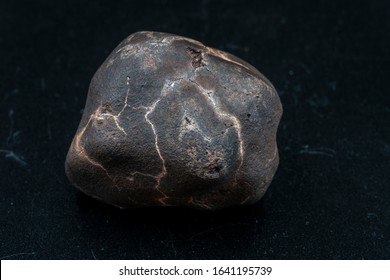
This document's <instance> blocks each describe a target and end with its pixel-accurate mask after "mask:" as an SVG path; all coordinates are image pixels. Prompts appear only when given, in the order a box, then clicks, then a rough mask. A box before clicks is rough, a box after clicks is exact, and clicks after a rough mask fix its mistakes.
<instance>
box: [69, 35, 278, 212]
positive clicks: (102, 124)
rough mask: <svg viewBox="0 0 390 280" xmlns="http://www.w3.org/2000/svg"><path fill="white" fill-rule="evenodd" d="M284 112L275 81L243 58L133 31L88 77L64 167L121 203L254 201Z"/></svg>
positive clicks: (269, 172) (270, 165) (265, 180)
mask: <svg viewBox="0 0 390 280" xmlns="http://www.w3.org/2000/svg"><path fill="white" fill-rule="evenodd" d="M281 115H282V106H281V103H280V100H279V97H278V95H277V92H276V90H275V88H274V87H273V85H272V84H271V83H270V82H269V81H268V80H267V79H266V78H265V77H264V76H263V75H262V74H261V73H260V72H259V71H258V70H257V69H255V68H254V67H253V66H251V65H250V64H248V63H247V62H245V61H243V60H241V59H239V58H237V57H235V56H234V55H231V54H229V53H227V52H223V51H220V50H217V49H214V48H210V47H207V46H205V45H203V44H202V43H200V42H198V41H195V40H192V39H189V38H185V37H181V36H176V35H172V34H166V33H158V32H137V33H134V34H132V35H130V36H129V37H128V38H126V39H125V40H124V41H122V42H121V43H120V44H119V46H118V47H117V48H116V49H115V50H114V51H113V52H112V53H111V54H110V55H109V57H108V58H107V59H106V61H105V62H104V63H103V64H102V65H101V66H100V68H99V69H98V70H97V72H96V73H95V75H94V76H93V78H92V81H91V84H90V87H89V92H88V97H87V102H86V105H85V109H84V113H83V116H82V119H81V122H80V125H79V127H78V130H77V132H76V135H75V137H74V139H73V142H72V144H71V146H70V149H69V152H68V154H67V158H66V163H65V169H66V174H67V175H68V177H69V179H70V181H71V182H72V183H73V184H74V185H75V186H76V187H77V188H79V189H80V190H81V191H82V192H84V193H86V194H87V195H90V196H92V197H94V198H96V199H99V200H101V201H104V202H106V203H109V204H112V205H115V206H117V207H120V208H129V207H143V206H185V207H191V208H197V209H220V208H224V207H228V206H231V205H240V204H253V203H255V202H257V201H258V200H259V199H260V198H261V197H262V196H263V195H264V193H265V191H266V190H267V188H268V186H269V184H270V183H271V180H272V178H273V176H274V174H275V171H276V169H277V166H278V163H279V156H278V149H277V145H276V132H277V127H278V124H279V120H280V118H281Z"/></svg>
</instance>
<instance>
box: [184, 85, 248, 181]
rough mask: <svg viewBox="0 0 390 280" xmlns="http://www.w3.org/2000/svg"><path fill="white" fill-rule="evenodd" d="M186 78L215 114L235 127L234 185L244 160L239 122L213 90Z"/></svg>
mask: <svg viewBox="0 0 390 280" xmlns="http://www.w3.org/2000/svg"><path fill="white" fill-rule="evenodd" d="M188 80H189V81H190V82H192V83H193V84H194V85H196V86H197V88H198V89H199V91H200V92H201V93H202V94H203V95H204V96H205V97H206V98H207V100H209V102H210V104H211V105H212V107H213V108H214V110H215V113H216V114H217V116H218V117H219V118H220V119H222V120H223V119H229V120H230V121H231V122H232V123H233V126H234V127H235V129H236V131H237V137H238V141H239V158H240V163H239V166H238V167H237V170H236V174H235V177H234V185H235V186H236V185H237V177H238V173H239V172H240V170H241V167H242V164H243V162H244V143H243V139H242V134H241V130H242V127H241V123H240V121H239V120H238V118H237V117H236V116H234V115H232V114H229V113H227V112H225V111H223V110H222V109H221V106H220V104H219V101H218V100H217V99H216V97H215V95H214V92H213V91H210V90H206V89H205V88H204V87H203V86H201V85H200V84H199V83H197V82H196V81H194V80H192V79H191V78H189V79H188Z"/></svg>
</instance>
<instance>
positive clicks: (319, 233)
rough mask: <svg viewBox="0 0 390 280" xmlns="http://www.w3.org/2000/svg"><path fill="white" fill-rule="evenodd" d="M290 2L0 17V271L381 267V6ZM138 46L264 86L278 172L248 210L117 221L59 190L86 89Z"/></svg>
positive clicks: (389, 63)
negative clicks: (236, 62) (194, 51)
mask: <svg viewBox="0 0 390 280" xmlns="http://www.w3.org/2000/svg"><path fill="white" fill-rule="evenodd" d="M186 2H187V1H186ZM293 2H294V3H293ZM295 2H296V1H284V2H283V3H279V4H276V3H274V1H269V2H267V3H262V4H254V3H255V1H253V2H249V1H248V2H247V1H238V3H240V5H239V6H235V5H234V4H233V3H232V1H219V2H217V1H215V2H214V1H201V2H195V1H192V2H188V3H187V4H185V3H184V1H175V2H168V1H164V2H151V1H145V0H144V1H140V2H134V3H132V4H128V3H127V1H110V2H109V1H107V2H105V3H103V2H99V3H98V1H93V2H92V1H91V2H89V3H84V2H82V1H74V2H72V3H71V2H67V1H62V2H56V3H54V1H53V2H51V3H48V4H47V3H43V2H42V1H35V2H34V3H33V2H32V1H25V2H22V1H1V3H0V51H1V63H0V79H1V83H0V92H1V96H0V98H1V103H0V128H1V132H0V148H1V149H2V150H1V152H0V170H1V175H2V176H1V179H0V187H1V197H0V211H1V216H0V242H1V247H0V257H1V258H2V259H3V258H8V259H12V258H18V259H19V258H20V259H34V258H36V259H43V258H49V259H64V258H66V259H84V258H85V259H92V258H95V257H96V258H99V259H111V258H120V259H122V258H130V259H134V258H145V259H148V258H162V259H164V258H195V259H203V258H206V259H208V258H232V259H235V258H250V259H252V258H259V259H292V258H297V259H301V258H307V259H318V258H321V259H340V258H341V259H346V258H352V259H361V258H365V259H378V258H381V259H383V258H385V259H388V258H389V257H390V241H389V238H390V232H389V228H390V189H389V187H390V185H389V175H388V173H389V168H390V166H389V155H390V144H389V135H390V133H389V127H390V124H389V112H390V108H389V104H390V103H389V101H390V100H389V96H390V95H389V73H390V52H389V47H390V44H389V42H390V41H389V36H390V20H389V19H390V4H389V2H388V1H381V2H379V1H367V2H356V1H353V2H352V1H351V2H350V3H347V2H343V3H341V1H340V2H339V1H333V2H332V3H328V4H326V5H324V4H319V3H317V2H316V3H314V2H313V1H307V2H301V1H298V2H297V3H295ZM109 3H110V4H109ZM311 3H313V4H312V5H311ZM139 30H158V31H163V32H171V33H176V34H180V35H183V36H187V37H191V38H194V39H198V40H200V41H202V42H204V43H205V44H207V45H209V46H212V47H216V48H219V49H222V50H226V51H229V52H231V53H233V54H236V55H237V56H238V57H240V58H242V59H244V60H246V61H248V62H249V63H251V64H252V65H254V66H255V67H257V68H258V69H259V70H260V71H261V72H262V73H264V74H265V75H266V76H267V77H268V78H269V79H270V80H271V81H272V83H273V84H274V85H275V87H276V89H277V90H278V92H279V94H280V97H281V101H282V104H283V107H284V115H283V118H282V121H281V126H280V130H279V133H278V146H279V148H280V166H279V170H278V172H277V174H276V177H275V178H274V181H273V183H272V184H271V187H270V189H269V190H268V192H267V194H266V196H265V197H264V199H262V200H261V201H260V203H258V204H257V205H255V206H253V207H242V208H231V209H227V210H225V211H218V212H213V213H210V212H197V211H190V210H182V209H174V208H171V209H139V210H129V211H121V210H117V209H115V208H112V207H109V206H106V205H102V204H101V203H99V202H96V201H94V200H92V199H90V198H88V197H86V196H84V195H82V194H81V193H80V192H79V191H77V190H76V189H75V188H74V187H73V186H71V185H70V183H69V182H68V180H67V178H66V176H65V173H64V160H65V155H66V152H67V150H68V148H69V145H70V142H71V140H72V137H73V135H74V133H75V131H76V128H77V125H78V123H79V121H80V117H81V110H82V108H83V107H84V104H85V99H86V94H87V89H88V85H89V82H90V79H91V77H92V75H93V73H94V72H95V71H96V69H97V68H98V67H99V66H100V64H101V63H102V62H103V60H104V59H105V58H106V57H107V55H108V53H109V52H110V51H111V50H112V49H113V48H114V47H115V46H116V45H117V44H118V43H119V42H120V41H121V40H122V39H124V38H125V37H126V36H127V35H129V34H131V33H133V32H135V31H139ZM5 150H6V151H8V152H6V151H5Z"/></svg>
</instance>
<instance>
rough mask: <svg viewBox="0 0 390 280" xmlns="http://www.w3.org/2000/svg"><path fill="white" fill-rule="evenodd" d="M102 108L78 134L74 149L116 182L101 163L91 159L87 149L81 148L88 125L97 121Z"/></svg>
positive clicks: (92, 115) (91, 116)
mask: <svg viewBox="0 0 390 280" xmlns="http://www.w3.org/2000/svg"><path fill="white" fill-rule="evenodd" d="M100 108H101V107H99V108H98V109H97V110H96V111H95V112H94V113H93V114H91V115H90V117H89V119H88V122H87V124H86V125H85V126H84V127H83V129H82V130H81V131H80V132H79V133H78V134H76V137H75V138H74V139H75V140H74V149H75V151H76V153H77V154H78V155H79V156H81V157H82V158H84V159H85V160H87V161H88V162H89V163H90V164H92V165H93V166H96V167H99V168H101V169H103V170H104V172H105V173H106V174H107V177H108V178H110V179H111V180H112V181H113V182H114V179H113V178H112V177H111V176H110V174H109V173H108V171H107V169H106V168H104V166H103V165H102V164H101V163H99V162H97V161H96V160H94V159H92V158H90V156H89V155H88V153H87V151H86V150H85V148H84V147H83V146H81V144H80V141H81V138H82V137H83V135H84V132H85V130H86V129H87V127H88V125H89V124H90V123H91V121H92V120H93V119H97V116H98V115H100Z"/></svg>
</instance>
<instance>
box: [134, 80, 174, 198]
mask: <svg viewBox="0 0 390 280" xmlns="http://www.w3.org/2000/svg"><path fill="white" fill-rule="evenodd" d="M179 80H182V78H177V79H175V80H173V81H171V80H169V81H166V82H165V84H164V86H163V88H162V90H161V95H160V97H159V98H158V99H157V100H156V101H154V102H153V104H152V105H150V106H148V107H147V106H139V107H132V108H133V109H135V110H136V109H145V110H146V113H145V115H144V118H145V121H146V122H147V123H149V125H150V127H151V128H152V131H153V134H154V145H155V147H156V151H157V154H158V156H159V158H160V160H161V162H162V169H161V172H160V173H159V174H158V175H156V176H154V175H152V176H150V177H153V178H155V179H156V181H157V184H156V185H155V189H156V190H157V191H158V192H160V193H161V194H162V195H163V196H164V197H162V198H160V199H158V201H159V202H160V203H161V204H162V205H168V204H167V203H166V202H165V200H166V199H168V198H169V197H168V196H167V195H166V194H165V193H164V192H163V191H162V190H161V189H160V184H161V180H162V178H164V177H165V176H166V175H167V168H166V165H165V159H164V157H163V155H162V153H161V150H160V147H159V143H158V135H157V129H156V127H155V125H154V124H153V122H152V121H151V120H150V119H149V115H150V114H151V113H153V112H154V110H155V109H156V107H157V105H158V103H159V102H160V101H161V100H162V99H163V98H164V97H165V96H166V95H167V94H168V92H167V90H168V89H169V88H171V87H173V86H174V84H175V83H176V82H177V81H179ZM139 174H140V173H139Z"/></svg>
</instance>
